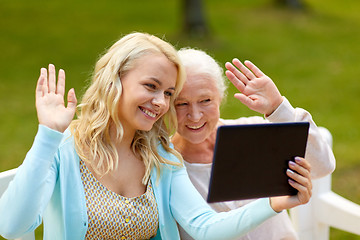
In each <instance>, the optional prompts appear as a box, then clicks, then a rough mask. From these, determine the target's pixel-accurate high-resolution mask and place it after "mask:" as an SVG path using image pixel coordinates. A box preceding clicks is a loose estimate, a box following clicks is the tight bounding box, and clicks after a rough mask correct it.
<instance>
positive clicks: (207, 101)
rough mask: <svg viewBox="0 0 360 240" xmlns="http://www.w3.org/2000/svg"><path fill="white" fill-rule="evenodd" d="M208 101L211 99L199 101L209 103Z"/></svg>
mask: <svg viewBox="0 0 360 240" xmlns="http://www.w3.org/2000/svg"><path fill="white" fill-rule="evenodd" d="M210 101H211V99H210V98H207V99H204V100H201V101H200V102H201V103H209V102H210Z"/></svg>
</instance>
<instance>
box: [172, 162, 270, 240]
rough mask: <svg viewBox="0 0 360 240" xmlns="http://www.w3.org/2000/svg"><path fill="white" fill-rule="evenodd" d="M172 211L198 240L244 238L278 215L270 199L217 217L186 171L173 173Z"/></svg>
mask: <svg viewBox="0 0 360 240" xmlns="http://www.w3.org/2000/svg"><path fill="white" fill-rule="evenodd" d="M170 207H171V211H172V214H173V216H174V217H175V219H176V221H177V222H178V223H179V224H180V225H181V226H182V227H183V228H184V229H185V231H186V232H188V233H189V234H190V235H191V236H192V237H193V238H195V239H207V240H211V239H222V240H225V239H233V238H235V237H239V236H241V235H244V234H245V233H247V232H248V231H250V230H251V229H253V228H255V227H256V226H258V225H260V224H261V223H262V222H264V221H265V220H267V219H268V218H270V217H272V216H275V215H276V214H277V213H276V212H275V211H274V210H273V209H272V208H271V206H270V203H269V199H268V198H264V199H259V200H256V201H254V202H252V203H250V204H247V205H245V206H243V207H241V208H238V209H235V210H232V211H229V212H222V213H216V212H215V211H214V210H213V209H211V208H210V207H209V205H208V204H207V203H206V202H205V200H204V199H203V198H202V197H201V195H200V194H199V193H198V192H197V190H196V189H195V187H194V186H193V185H192V183H191V181H190V179H189V177H188V175H187V172H186V170H185V168H181V169H179V170H176V171H174V172H173V178H172V183H171V195H170Z"/></svg>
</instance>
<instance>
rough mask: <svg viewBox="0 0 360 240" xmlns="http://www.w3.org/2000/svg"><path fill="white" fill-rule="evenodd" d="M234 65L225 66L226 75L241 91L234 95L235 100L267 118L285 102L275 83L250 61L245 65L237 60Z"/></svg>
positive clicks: (227, 64)
mask: <svg viewBox="0 0 360 240" xmlns="http://www.w3.org/2000/svg"><path fill="white" fill-rule="evenodd" d="M232 63H233V64H231V63H229V62H227V63H226V64H225V67H226V69H227V71H226V72H225V74H226V76H227V77H228V79H229V80H230V81H231V82H232V84H234V86H235V87H236V88H237V89H238V90H239V91H240V93H236V94H235V95H234V96H235V98H237V99H239V100H240V102H242V103H243V104H245V105H246V106H247V107H248V108H250V109H251V110H254V111H256V112H259V113H261V114H265V115H266V116H269V115H270V114H271V113H273V112H274V111H275V110H276V109H277V108H278V106H279V105H280V104H281V103H282V101H283V98H282V96H281V94H280V92H279V90H278V89H277V87H276V85H275V84H274V82H273V81H272V80H271V79H270V78H269V77H268V76H266V75H265V74H264V73H263V72H262V71H261V70H260V69H259V68H257V67H256V66H255V65H254V64H253V63H251V62H250V61H245V62H244V64H245V65H243V64H242V63H241V62H240V61H239V60H238V59H236V58H235V59H233V61H232ZM234 65H235V66H234Z"/></svg>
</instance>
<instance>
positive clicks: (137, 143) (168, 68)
mask: <svg viewBox="0 0 360 240" xmlns="http://www.w3.org/2000/svg"><path fill="white" fill-rule="evenodd" d="M55 75H56V74H55V67H54V66H53V65H49V69H48V73H47V70H46V69H41V74H40V77H39V80H38V83H37V87H36V109H37V115H38V120H39V130H38V133H37V135H36V137H35V140H34V143H33V146H32V148H31V149H30V151H29V152H28V154H27V156H26V158H25V160H24V162H23V164H22V165H21V166H20V167H19V169H18V172H17V174H16V176H15V178H14V180H13V181H12V183H11V184H10V185H9V187H8V189H7V191H6V192H5V193H4V194H3V196H2V197H1V199H0V216H1V218H0V234H1V235H2V236H4V237H8V238H16V237H19V236H21V235H23V234H24V233H26V232H28V231H33V230H34V229H35V228H37V227H38V226H39V224H40V223H41V221H42V220H43V221H44V239H76V240H79V239H150V238H154V239H179V233H178V228H177V222H178V223H179V224H180V225H181V226H182V227H183V228H184V229H186V231H188V232H189V233H190V234H191V235H192V236H193V237H194V238H196V239H228V238H233V237H236V236H239V235H241V234H244V233H245V232H246V231H249V230H250V229H251V228H252V227H253V226H256V225H258V224H260V223H261V222H263V221H264V220H266V219H268V218H270V217H272V216H274V215H276V214H277V212H280V211H282V210H284V209H287V208H291V207H294V206H297V205H299V204H303V203H306V202H307V201H308V200H309V198H310V196H311V180H310V169H309V165H308V164H307V162H306V161H300V162H299V163H294V164H291V165H289V168H290V169H292V170H294V171H296V172H298V173H299V174H296V173H294V171H290V170H289V171H288V175H289V176H290V177H291V178H292V179H293V181H292V182H291V184H292V185H293V186H294V187H295V188H297V189H298V190H299V194H298V195H297V196H293V197H279V198H270V199H261V200H259V201H256V202H254V203H253V204H251V205H248V206H247V207H246V208H243V209H239V210H234V211H232V212H228V213H225V214H218V213H216V212H214V211H213V210H212V209H211V208H210V207H209V206H208V205H207V204H206V202H205V201H204V200H203V199H202V197H201V196H200V195H199V194H198V192H197V191H196V189H195V188H194V187H193V186H192V184H191V182H190V180H189V178H188V175H187V173H186V170H185V168H184V167H183V165H182V158H181V155H180V154H179V153H177V152H176V151H175V150H173V149H172V148H171V147H170V141H169V134H170V132H169V130H171V129H175V126H176V113H175V108H174V99H175V98H176V97H177V95H178V93H179V91H180V90H181V88H182V85H183V82H184V77H185V76H184V70H183V67H182V65H181V63H180V60H179V58H178V55H177V52H176V50H175V49H174V48H173V47H172V46H171V45H170V44H168V43H166V42H164V41H163V40H161V39H159V38H157V37H155V36H151V35H148V34H142V33H133V34H129V35H127V36H125V37H123V38H121V39H120V40H119V41H118V42H116V43H115V44H114V45H113V46H112V47H111V48H110V49H109V50H108V51H107V53H106V54H105V55H104V56H102V57H101V58H100V60H99V61H98V62H97V64H96V66H95V71H94V76H93V79H92V83H91V85H90V87H89V88H88V89H87V91H86V93H85V95H84V96H83V99H82V102H81V104H80V105H79V110H80V111H79V115H78V118H77V119H76V120H72V119H73V116H74V114H75V109H76V97H75V93H74V90H73V89H71V90H70V91H69V93H68V97H67V99H68V104H67V106H66V107H65V104H64V89H65V73H64V71H63V70H60V71H59V74H58V81H57V83H56V76H55Z"/></svg>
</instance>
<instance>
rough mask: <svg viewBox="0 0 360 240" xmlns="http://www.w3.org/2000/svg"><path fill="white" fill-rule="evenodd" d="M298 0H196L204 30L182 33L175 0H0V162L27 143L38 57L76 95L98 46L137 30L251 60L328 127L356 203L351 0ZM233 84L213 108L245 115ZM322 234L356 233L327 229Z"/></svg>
mask: <svg viewBox="0 0 360 240" xmlns="http://www.w3.org/2000/svg"><path fill="white" fill-rule="evenodd" d="M305 2H306V6H307V7H306V9H305V10H304V11H294V10H291V9H287V8H284V7H278V6H275V5H274V1H265V0H253V1H245V0H223V1H216V0H208V1H204V8H205V17H206V19H207V21H208V26H209V28H210V29H209V31H210V35H209V36H208V37H206V38H203V37H198V38H196V37H193V38H191V39H189V38H188V37H186V36H184V35H183V34H181V31H180V30H181V21H182V16H181V8H180V5H181V1H175V0H168V1H161V0H153V1H146V0H138V1H115V0H107V1H103V2H101V3H100V2H99V1H94V0H87V1H69V0H64V1H44V0H33V1H24V0H12V1H4V0H0V34H1V35H0V100H1V102H2V103H3V107H2V108H1V110H0V152H1V155H0V171H5V170H8V169H12V168H15V167H18V166H19V165H20V164H21V162H22V160H23V159H24V157H25V154H26V152H27V151H28V149H29V148H30V146H31V144H32V141H33V138H34V136H35V133H36V131H37V118H36V111H35V104H34V90H35V84H36V80H37V78H38V75H39V69H40V67H46V66H47V65H48V63H54V64H55V65H56V66H57V67H58V68H59V67H61V68H64V69H65V70H66V74H67V89H70V88H72V87H74V88H75V90H76V92H77V96H78V98H79V97H80V96H81V95H82V92H83V89H84V87H85V86H86V84H87V80H88V79H89V76H90V75H91V72H92V68H93V66H94V64H95V62H96V60H97V58H98V56H99V55H100V54H101V53H103V52H104V51H105V49H106V48H108V47H109V46H111V45H112V43H114V42H115V41H116V40H117V39H119V38H120V37H121V36H122V35H124V34H127V33H130V32H133V31H141V32H148V33H151V34H155V35H157V36H159V37H163V38H164V39H166V40H168V41H170V42H171V43H173V44H174V45H175V46H176V47H177V48H180V47H184V46H191V47H197V48H201V49H203V50H206V51H208V52H209V53H210V54H211V55H212V56H213V57H215V58H216V59H217V60H218V61H219V62H220V63H221V64H222V65H223V64H224V63H225V62H226V61H231V59H232V58H233V57H238V58H239V59H241V60H245V59H249V60H251V61H253V62H254V63H255V64H256V65H257V66H258V67H259V68H261V69H262V70H263V72H264V73H266V74H267V75H269V76H270V77H271V78H272V79H273V80H274V81H275V83H276V84H277V86H278V88H279V90H280V92H281V93H282V94H283V95H285V96H286V97H287V98H288V99H289V100H290V102H291V103H292V104H293V106H294V107H297V106H299V107H302V108H304V109H307V110H308V111H309V112H311V114H312V116H313V118H314V120H315V122H316V123H317V124H318V125H321V126H324V127H327V128H328V129H329V130H330V131H331V132H332V134H333V138H334V153H335V156H336V158H337V169H336V171H335V172H334V174H333V190H334V191H335V192H336V193H338V194H340V195H342V196H344V197H345V198H348V199H350V200H351V201H354V202H356V203H358V204H360V184H359V183H360V174H359V172H360V159H359V158H360V157H359V153H358V147H359V146H360V128H359V124H358V119H359V117H360V112H359V110H358V109H359V103H360V101H359V98H360V97H359V96H360V83H359V79H358V76H359V74H360V70H359V67H358V65H359V61H358V58H359V53H360V45H359V44H358V43H359V42H360V15H359V14H358V12H359V10H360V1H353V0H343V1H336V0H328V1H326V0H313V1H310V0H308V1H305ZM234 92H235V89H234V88H233V87H231V86H230V87H229V93H228V99H227V102H226V105H224V107H223V108H222V117H224V118H235V117H240V116H250V115H254V114H255V113H253V112H252V111H250V110H248V109H246V108H245V107H244V106H242V105H241V104H239V102H237V101H236V100H235V99H234V98H233V97H232V95H233V93H234ZM37 232H41V230H38V231H37ZM39 235H40V234H38V239H40V238H41V237H40V236H39ZM331 239H342V240H343V239H360V237H358V236H355V235H353V234H350V233H345V232H342V231H339V230H335V229H332V230H331Z"/></svg>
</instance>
